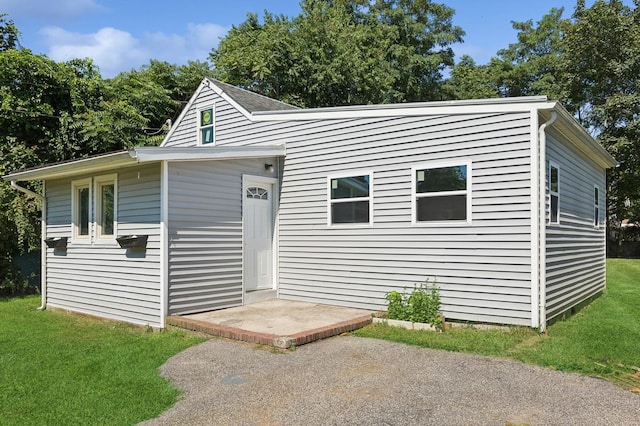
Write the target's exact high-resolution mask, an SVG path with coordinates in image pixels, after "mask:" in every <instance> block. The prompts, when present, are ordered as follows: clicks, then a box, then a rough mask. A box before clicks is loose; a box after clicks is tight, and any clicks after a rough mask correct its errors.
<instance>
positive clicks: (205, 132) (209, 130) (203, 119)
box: [198, 105, 215, 145]
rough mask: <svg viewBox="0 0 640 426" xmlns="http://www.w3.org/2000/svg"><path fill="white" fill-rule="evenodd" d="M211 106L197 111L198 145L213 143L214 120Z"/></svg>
mask: <svg viewBox="0 0 640 426" xmlns="http://www.w3.org/2000/svg"><path fill="white" fill-rule="evenodd" d="M214 117H215V116H214V107H213V105H211V106H208V107H205V108H202V109H200V110H198V141H199V143H200V145H211V144H213V143H214V142H215V118H214Z"/></svg>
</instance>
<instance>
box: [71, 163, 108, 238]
mask: <svg viewBox="0 0 640 426" xmlns="http://www.w3.org/2000/svg"><path fill="white" fill-rule="evenodd" d="M117 180H118V179H117V175H116V174H112V175H102V176H96V177H94V178H86V179H80V180H74V181H72V182H71V218H72V219H71V220H72V224H73V225H72V227H73V231H72V232H73V235H72V239H73V240H75V241H78V242H86V243H90V242H96V241H97V242H105V240H108V241H114V240H115V237H116V234H117V217H116V214H117V213H116V212H117V200H118V183H117Z"/></svg>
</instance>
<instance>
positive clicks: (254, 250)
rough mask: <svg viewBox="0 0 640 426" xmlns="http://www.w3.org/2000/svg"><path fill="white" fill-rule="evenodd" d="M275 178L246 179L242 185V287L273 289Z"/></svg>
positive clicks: (247, 288) (248, 289)
mask: <svg viewBox="0 0 640 426" xmlns="http://www.w3.org/2000/svg"><path fill="white" fill-rule="evenodd" d="M276 183H277V180H276V179H271V178H261V177H245V179H244V185H243V187H244V188H243V192H244V194H243V197H244V202H243V215H244V217H243V221H244V288H245V291H252V290H263V289H272V288H273V282H274V280H273V270H274V267H273V234H274V224H275V222H274V205H275V204H274V203H275V195H276V194H275V188H276Z"/></svg>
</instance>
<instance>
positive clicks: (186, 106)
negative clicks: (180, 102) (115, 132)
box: [160, 77, 209, 146]
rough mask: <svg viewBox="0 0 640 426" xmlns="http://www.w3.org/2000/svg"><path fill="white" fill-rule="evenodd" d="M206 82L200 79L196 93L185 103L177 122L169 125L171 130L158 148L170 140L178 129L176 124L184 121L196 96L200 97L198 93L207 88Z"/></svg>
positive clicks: (205, 79)
mask: <svg viewBox="0 0 640 426" xmlns="http://www.w3.org/2000/svg"><path fill="white" fill-rule="evenodd" d="M208 81H209V80H207V78H206V77H205V78H203V79H202V81H201V82H200V85H199V86H198V88H197V89H196V91H195V92H193V95H191V98H190V99H189V102H187V104H186V105H185V106H184V108H182V112H180V115H179V116H178V118H177V120H176V121H175V122H173V123H172V124H171V128H170V129H169V132H167V134H166V135H165V137H164V139H163V140H162V143H161V144H160V146H165V144H166V143H167V141H169V139H171V136H173V133H174V132H175V130H176V128H177V127H178V126H177V124H178V123H181V122H182V120H183V119H184V116H185V115H186V114H187V112H188V111H189V110H190V109H191V106H192V105H193V103H194V102H195V101H196V99H197V98H198V96H200V92H202V90H203V89H204V88H205V87H207V86H208Z"/></svg>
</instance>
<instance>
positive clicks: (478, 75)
mask: <svg viewBox="0 0 640 426" xmlns="http://www.w3.org/2000/svg"><path fill="white" fill-rule="evenodd" d="M491 71H493V70H492V69H490V68H489V67H488V66H486V65H476V63H475V61H474V60H473V58H472V57H471V56H468V55H464V56H462V57H461V58H460V61H459V62H458V63H457V64H456V65H455V66H454V67H453V69H452V70H451V75H450V76H449V78H448V79H447V81H446V82H445V83H444V86H443V87H444V90H445V92H446V93H447V97H448V98H450V99H486V98H497V97H499V96H500V90H499V88H498V83H497V79H495V78H492V74H491Z"/></svg>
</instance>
